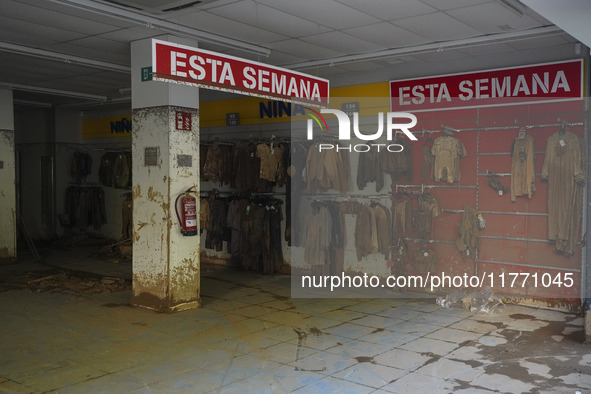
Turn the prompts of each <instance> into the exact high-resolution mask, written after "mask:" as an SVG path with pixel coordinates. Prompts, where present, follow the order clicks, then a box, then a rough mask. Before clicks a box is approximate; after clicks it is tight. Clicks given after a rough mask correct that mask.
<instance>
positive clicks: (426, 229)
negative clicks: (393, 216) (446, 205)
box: [413, 193, 442, 239]
mask: <svg viewBox="0 0 591 394" xmlns="http://www.w3.org/2000/svg"><path fill="white" fill-rule="evenodd" d="M441 212H442V211H441V208H440V206H439V201H437V199H436V198H435V197H433V196H432V195H430V194H427V193H425V194H421V195H419V206H418V209H417V213H416V214H415V216H414V217H413V223H414V225H415V230H416V231H417V234H418V236H419V237H420V238H423V239H427V238H429V235H430V234H431V228H432V227H433V218H436V217H437V216H439V215H441Z"/></svg>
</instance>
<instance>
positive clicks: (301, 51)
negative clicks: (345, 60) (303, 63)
mask: <svg viewBox="0 0 591 394" xmlns="http://www.w3.org/2000/svg"><path fill="white" fill-rule="evenodd" d="M269 47H270V48H271V49H272V50H274V49H277V50H278V51H282V52H286V50H287V51H289V52H288V54H289V55H293V56H297V57H300V58H303V59H307V60H314V59H326V58H331V57H336V56H343V55H344V54H345V53H344V52H340V51H337V50H334V49H328V48H323V47H319V46H318V45H313V44H310V43H307V42H304V41H302V40H299V39H291V40H285V41H278V42H274V43H271V44H269Z"/></svg>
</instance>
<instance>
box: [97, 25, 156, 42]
mask: <svg viewBox="0 0 591 394" xmlns="http://www.w3.org/2000/svg"><path fill="white" fill-rule="evenodd" d="M98 37H100V38H104V39H107V40H112V41H120V42H125V43H127V44H128V45H129V43H130V42H131V41H137V40H141V39H144V38H150V37H154V29H150V28H149V27H144V26H136V27H130V28H127V29H117V30H112V31H110V32H108V33H104V34H99V35H98Z"/></svg>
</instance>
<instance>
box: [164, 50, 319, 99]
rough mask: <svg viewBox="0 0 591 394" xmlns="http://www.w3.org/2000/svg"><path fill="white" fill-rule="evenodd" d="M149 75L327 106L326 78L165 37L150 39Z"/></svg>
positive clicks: (265, 96)
mask: <svg viewBox="0 0 591 394" xmlns="http://www.w3.org/2000/svg"><path fill="white" fill-rule="evenodd" d="M152 75H153V79H154V80H156V81H166V82H175V83H180V84H186V85H194V86H198V87H203V88H208V89H216V90H225V91H230V92H234V93H239V94H245V95H249V96H257V97H264V98H269V99H274V100H284V101H291V102H293V103H297V104H303V105H310V106H315V107H327V106H328V94H329V91H328V89H329V83H328V80H326V79H323V78H317V77H314V76H311V75H308V74H303V73H299V72H296V71H292V70H287V69H285V68H279V67H274V66H270V65H266V64H262V63H259V62H253V61H250V60H246V59H241V58H237V57H234V56H227V55H223V54H220V53H216V52H211V51H206V50H203V49H198V48H192V47H188V46H185V45H180V44H174V43H171V42H167V41H160V40H152Z"/></svg>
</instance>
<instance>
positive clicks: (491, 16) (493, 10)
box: [447, 3, 541, 34]
mask: <svg viewBox="0 0 591 394" xmlns="http://www.w3.org/2000/svg"><path fill="white" fill-rule="evenodd" d="M447 14H448V15H451V16H453V17H454V18H456V19H458V20H459V21H461V22H463V23H465V24H466V25H468V26H472V27H473V28H475V29H477V30H478V31H481V32H482V33H486V34H492V33H503V32H506V31H512V30H524V29H531V28H534V27H539V26H541V24H540V23H538V22H536V21H535V20H533V19H532V18H530V17H529V16H527V15H523V16H519V15H517V14H516V13H514V12H512V11H511V10H509V9H508V8H507V7H504V6H502V5H501V4H499V3H486V4H480V5H475V6H472V7H464V8H458V9H456V10H451V11H448V12H447Z"/></svg>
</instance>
